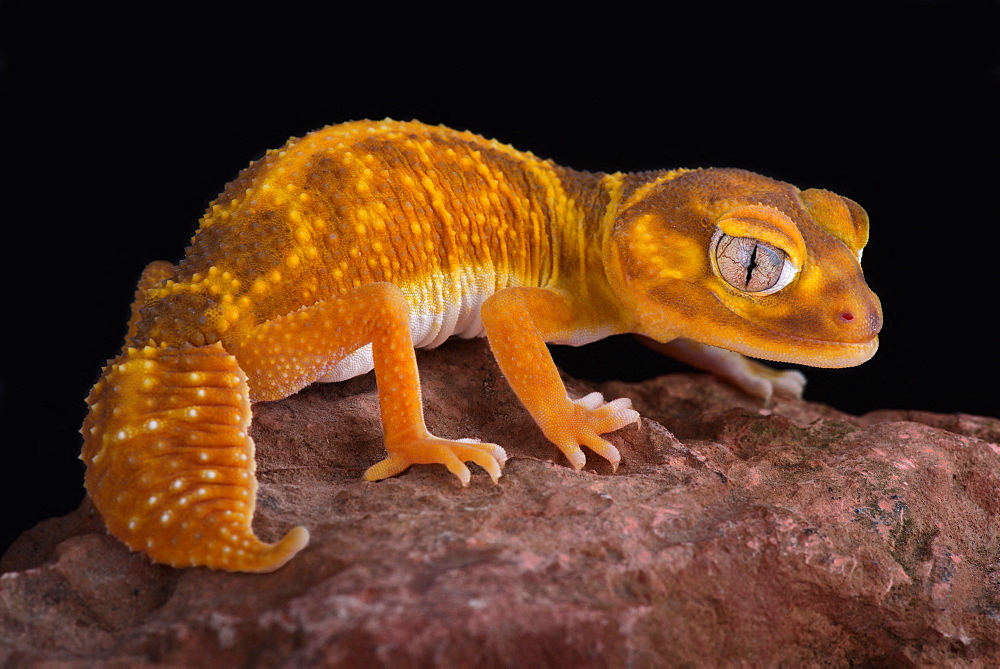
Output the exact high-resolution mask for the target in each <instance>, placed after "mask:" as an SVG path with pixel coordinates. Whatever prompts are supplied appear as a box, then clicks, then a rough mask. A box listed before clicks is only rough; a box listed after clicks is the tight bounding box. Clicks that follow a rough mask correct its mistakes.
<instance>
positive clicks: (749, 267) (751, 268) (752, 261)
mask: <svg viewBox="0 0 1000 669" xmlns="http://www.w3.org/2000/svg"><path fill="white" fill-rule="evenodd" d="M755 269H757V244H754V245H753V251H751V252H750V262H749V263H748V264H747V280H746V284H745V285H746V286H749V285H750V279H751V278H752V277H753V271H754V270H755Z"/></svg>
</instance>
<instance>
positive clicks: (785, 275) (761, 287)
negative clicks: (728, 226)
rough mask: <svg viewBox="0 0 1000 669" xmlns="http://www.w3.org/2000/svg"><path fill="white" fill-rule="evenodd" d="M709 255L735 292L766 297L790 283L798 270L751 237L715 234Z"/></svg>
mask: <svg viewBox="0 0 1000 669" xmlns="http://www.w3.org/2000/svg"><path fill="white" fill-rule="evenodd" d="M712 253H713V255H714V256H715V265H716V267H717V268H718V271H719V274H721V275H722V278H723V279H725V280H726V282H727V283H728V284H729V285H731V286H732V287H733V288H736V289H737V290H741V291H743V292H746V293H756V294H758V295H770V294H771V293H774V292H777V291H779V290H781V289H782V288H784V287H785V286H787V285H788V284H789V283H791V281H792V279H794V278H795V274H796V273H797V272H798V271H799V270H798V268H797V267H795V265H794V263H792V261H791V260H790V259H789V258H788V255H787V254H786V253H785V252H784V251H782V250H781V249H779V248H777V247H775V246H772V245H770V244H768V243H766V242H762V241H760V240H759V239H753V238H752V237H730V236H729V235H727V234H725V233H723V232H722V231H719V232H718V233H717V234H716V236H715V239H713V244H712Z"/></svg>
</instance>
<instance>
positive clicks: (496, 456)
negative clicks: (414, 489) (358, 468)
mask: <svg viewBox="0 0 1000 669" xmlns="http://www.w3.org/2000/svg"><path fill="white" fill-rule="evenodd" d="M386 450H387V451H389V457H387V458H386V459H385V460H382V461H381V462H379V463H377V464H374V465H372V466H371V467H369V468H368V471H366V472H365V480H366V481H380V480H382V479H385V478H389V477H390V476H395V475H396V474H399V473H400V472H403V471H404V470H406V469H407V468H408V467H409V466H410V465H432V464H441V465H444V466H445V467H447V468H448V471H450V472H451V473H452V474H454V475H455V476H457V477H458V480H459V481H461V482H462V487H463V488H464V487H465V486H467V485H469V479H470V478H471V474H470V473H469V468H468V467H466V466H465V463H466V462H474V463H476V464H477V465H479V466H480V467H482V468H483V469H485V470H486V473H487V474H489V475H490V478H491V479H493V483H496V482H497V481H498V480H499V479H500V476H501V472H500V469H501V468H502V467H503V464H504V463H505V462H506V461H507V453H506V451H504V450H503V449H502V448H501V447H500V446H497V445H496V444H488V443H482V442H478V441H476V440H475V439H440V438H438V437H435V436H433V435H430V434H428V435H427V436H426V437H424V438H422V439H417V440H408V441H406V442H405V443H402V444H395V445H390V444H386Z"/></svg>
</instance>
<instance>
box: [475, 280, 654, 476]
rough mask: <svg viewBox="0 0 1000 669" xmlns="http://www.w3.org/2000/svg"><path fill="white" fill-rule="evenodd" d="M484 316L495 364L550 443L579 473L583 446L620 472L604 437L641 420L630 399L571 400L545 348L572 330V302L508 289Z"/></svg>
mask: <svg viewBox="0 0 1000 669" xmlns="http://www.w3.org/2000/svg"><path fill="white" fill-rule="evenodd" d="M482 318H483V324H484V326H485V327H486V336H487V337H488V339H489V342H490V348H491V349H492V350H493V355H494V356H495V357H496V360H497V364H498V365H499V366H500V369H501V371H503V374H504V376H505V377H506V378H507V381H508V383H510V385H511V387H512V388H513V389H514V392H515V393H516V394H517V396H518V398H519V399H520V400H521V402H522V403H523V404H524V406H525V407H526V408H527V409H528V411H529V413H531V416H532V417H533V418H534V419H535V422H536V423H537V424H538V426H539V427H540V428H541V430H542V432H543V433H544V434H545V436H546V437H547V438H548V439H549V441H551V442H552V443H554V444H555V445H556V446H557V447H559V450H561V451H562V452H563V454H565V455H566V458H567V459H568V460H569V461H570V464H572V465H573V467H575V468H576V469H580V468H582V467H583V465H584V464H586V456H585V455H584V454H583V451H582V450H581V449H580V446H586V447H588V448H589V449H590V450H592V451H594V452H595V453H597V454H598V455H600V456H601V457H603V458H604V459H606V460H607V461H608V462H610V463H611V467H612V468H613V469H617V467H618V463H619V462H620V461H621V455H620V454H619V453H618V449H617V448H615V447H614V446H613V445H612V444H611V443H610V442H608V441H607V440H606V439H604V438H603V437H601V435H602V434H604V433H607V432H614V431H615V430H618V429H620V428H622V427H625V426H626V425H629V424H630V423H635V422H638V420H639V414H638V412H636V411H635V410H634V409H632V402H631V400H629V399H627V398H620V399H616V400H614V401H612V402H605V401H604V398H603V397H601V395H600V394H599V393H591V394H590V395H587V396H585V397H581V398H578V399H575V400H574V399H571V398H570V397H569V396H568V395H567V394H566V387H565V386H564V385H563V382H562V379H560V378H559V370H558V369H556V366H555V363H554V362H553V361H552V355H551V354H550V353H549V350H548V347H547V346H546V345H545V342H546V341H554V340H559V339H563V338H565V336H564V335H566V334H567V333H569V332H571V331H572V328H573V323H574V320H575V319H574V314H573V303H572V299H571V298H569V297H568V296H566V295H564V294H562V293H561V292H559V291H555V290H551V289H547V288H530V287H517V288H505V289H503V290H500V291H498V292H496V293H494V294H493V295H492V296H490V298H489V299H487V300H486V302H485V303H484V304H483V308H482Z"/></svg>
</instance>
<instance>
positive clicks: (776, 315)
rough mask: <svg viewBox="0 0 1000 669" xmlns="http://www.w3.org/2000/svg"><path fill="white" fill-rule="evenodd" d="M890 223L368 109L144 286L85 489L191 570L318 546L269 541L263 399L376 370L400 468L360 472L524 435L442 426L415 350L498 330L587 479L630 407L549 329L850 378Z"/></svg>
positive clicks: (389, 452) (735, 178)
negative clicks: (595, 389) (572, 367)
mask: <svg viewBox="0 0 1000 669" xmlns="http://www.w3.org/2000/svg"><path fill="white" fill-rule="evenodd" d="M868 225H869V222H868V216H867V214H866V213H865V211H864V209H862V207H861V206H860V205H858V204H857V203H855V202H854V201H852V200H850V199H848V198H846V197H841V196H839V195H836V194H834V193H832V192H830V191H827V190H822V189H815V188H810V189H806V190H800V189H798V188H796V187H795V186H792V185H790V184H788V183H784V182H781V181H776V180H773V179H770V178H767V177H764V176H761V175H758V174H755V173H752V172H749V171H745V170H740V169H730V168H706V169H671V170H661V171H648V172H637V173H621V172H616V173H599V172H598V173H595V172H584V171H577V170H573V169H569V168H566V167H562V166H559V165H557V164H555V163H554V162H552V161H550V160H543V159H540V158H538V157H536V156H535V155H533V154H532V153H529V152H522V151H518V150H516V149H514V148H512V147H511V146H508V145H506V144H503V143H501V142H498V141H496V140H488V139H485V138H483V137H481V136H479V135H476V134H473V133H470V132H460V131H456V130H452V129H449V128H447V127H444V126H430V125H425V124H422V123H419V122H416V121H411V122H396V121H392V120H388V119H387V120H384V121H357V122H350V123H343V124H339V125H332V126H328V127H325V128H322V129H320V130H317V131H314V132H312V133H309V134H307V135H305V136H303V137H301V138H292V139H290V140H289V141H288V142H287V143H286V144H285V145H284V146H283V147H282V148H280V149H275V150H270V151H268V152H267V153H266V154H265V155H264V156H263V157H262V158H261V159H259V160H257V161H255V162H252V163H251V164H250V165H249V167H247V168H246V169H245V170H243V171H242V172H241V173H240V174H239V175H238V176H237V178H236V179H235V180H234V181H232V182H231V183H229V184H228V185H227V187H226V188H225V190H224V191H223V193H222V194H221V195H219V196H218V198H217V199H215V200H214V201H213V202H212V203H211V204H210V205H209V207H208V209H207V211H206V213H205V214H204V216H203V217H202V218H201V220H200V224H199V227H198V229H197V231H196V233H195V234H194V236H193V237H192V239H191V244H190V246H189V247H188V248H187V250H186V254H185V256H184V258H183V259H182V260H181V261H180V262H179V263H178V264H177V265H176V266H175V265H172V264H170V263H168V262H164V261H158V262H154V263H152V264H150V265H149V266H148V267H147V268H146V269H145V271H144V272H143V273H142V276H141V278H140V280H139V284H138V287H137V289H136V295H135V301H134V303H133V305H132V311H131V317H130V319H129V322H128V328H127V334H126V340H125V345H124V347H123V350H122V352H121V354H120V355H119V356H118V357H116V358H113V359H111V360H109V361H108V363H107V365H106V366H105V367H104V368H103V371H102V374H101V376H100V378H99V380H98V382H97V383H96V385H95V386H94V388H93V390H92V391H91V392H90V394H89V396H88V398H87V405H88V414H87V416H86V419H85V421H84V424H83V427H82V428H81V433H82V435H83V438H84V441H83V448H82V453H81V456H80V457H81V459H82V460H83V461H84V462H85V464H86V473H85V485H86V489H87V491H88V494H89V496H90V498H91V500H92V502H93V505H94V507H95V508H96V509H97V511H98V512H99V513H100V515H101V516H102V518H103V519H104V522H105V524H106V526H107V529H108V531H109V532H110V533H111V534H112V535H113V536H115V537H117V538H118V539H119V540H121V541H122V542H124V543H125V544H126V545H127V546H128V547H129V548H130V549H132V550H135V551H142V552H144V553H146V554H147V555H148V556H149V557H150V558H151V559H152V560H154V561H155V562H158V563H162V564H167V565H172V566H175V567H189V566H205V567H210V568H213V569H221V570H229V571H244V572H269V571H273V570H275V569H278V568H280V567H281V566H282V565H284V564H286V563H287V562H288V560H290V559H291V558H292V557H293V556H294V555H295V554H296V553H297V552H299V551H300V550H302V549H303V548H304V547H305V546H306V545H307V543H308V541H309V532H308V530H307V529H306V528H304V527H295V528H293V529H290V530H289V531H288V532H287V533H286V534H285V535H284V537H283V538H281V539H280V540H278V541H276V542H274V543H267V542H264V541H261V540H260V539H259V538H258V537H257V536H256V535H255V534H254V532H253V529H252V527H251V521H252V518H253V514H254V508H255V503H256V489H257V482H256V477H255V473H254V472H255V461H254V443H253V439H252V438H251V436H250V434H249V431H248V429H249V425H250V420H251V416H252V409H251V405H252V403H254V402H261V401H269V400H277V399H281V398H284V397H287V396H289V395H291V394H293V393H295V392H297V391H299V390H300V389H302V388H304V387H305V386H307V385H309V384H312V383H314V382H335V381H340V380H344V379H348V378H351V377H354V376H357V375H360V374H364V373H367V372H369V371H371V370H372V369H374V372H375V379H376V385H377V392H378V400H379V407H380V413H381V419H382V428H383V438H384V444H385V449H386V457H385V459H384V460H382V461H381V462H378V463H375V464H373V465H371V467H370V468H368V470H367V471H366V472H365V474H364V478H365V479H367V480H369V481H377V480H380V479H385V478H387V477H391V476H395V475H397V474H400V473H401V472H403V471H404V470H406V469H407V468H409V467H410V466H411V465H414V464H443V465H445V467H447V469H448V470H449V471H450V472H451V473H453V474H454V475H455V476H457V477H458V479H459V480H460V482H461V484H462V485H463V486H465V485H468V484H469V481H470V471H469V467H468V465H467V464H466V463H474V464H476V465H478V466H479V467H482V468H483V469H484V470H485V471H486V472H487V473H488V474H489V476H490V477H491V479H492V480H493V482H494V483H496V482H497V481H498V479H499V478H500V476H501V473H502V467H503V464H504V462H505V460H506V459H507V454H506V452H505V450H504V449H503V448H502V447H501V446H499V445H497V444H492V443H481V442H479V441H476V440H474V439H468V438H459V439H449V438H444V437H439V436H436V435H433V434H431V433H430V432H429V431H428V430H427V428H426V427H425V424H424V419H423V411H422V406H421V395H420V381H419V377H418V371H417V364H416V356H415V352H414V349H415V348H426V347H434V346H438V345H440V344H442V343H443V342H444V341H445V340H446V339H448V338H449V337H451V336H459V337H478V336H486V337H487V339H488V342H489V347H490V349H491V351H492V354H493V356H494V357H495V359H496V361H497V363H498V366H499V368H500V370H501V372H502V374H503V376H504V377H505V378H506V380H507V382H508V383H509V384H510V386H511V388H512V389H513V391H514V392H515V394H516V395H517V397H518V398H519V399H520V401H521V403H522V404H523V405H524V407H525V409H526V410H527V411H528V412H529V413H530V415H531V416H532V418H533V419H534V421H535V422H536V423H537V425H538V427H539V428H540V429H541V431H542V433H544V435H545V437H546V438H547V439H548V440H549V441H551V442H552V443H553V444H554V445H555V446H556V447H557V448H558V449H559V450H560V451H561V452H562V453H563V454H564V455H565V458H566V460H567V461H568V462H569V464H570V465H571V466H573V467H575V468H576V469H580V468H582V467H583V466H584V464H585V462H586V456H585V454H584V451H583V450H582V447H586V448H587V449H588V450H589V451H591V452H592V453H594V454H595V455H596V456H599V457H601V458H604V459H606V460H607V461H608V462H609V463H610V464H611V466H612V468H617V466H618V464H619V462H620V459H621V456H620V454H619V452H618V449H617V448H616V447H615V446H614V445H612V444H611V443H610V442H609V441H608V440H607V439H605V437H604V436H602V435H606V434H607V433H610V432H614V431H616V430H619V429H621V428H623V427H625V426H627V425H629V424H632V423H635V422H637V421H638V419H639V415H638V413H637V412H636V411H635V410H634V409H633V408H632V406H631V403H630V402H629V400H628V399H626V398H620V399H614V400H611V401H605V400H604V398H603V397H602V396H601V395H600V394H598V393H593V394H590V395H587V396H585V397H581V398H575V399H574V398H571V397H569V396H568V395H567V391H566V388H565V386H564V384H563V382H562V380H561V379H560V376H559V372H558V370H557V369H556V367H555V365H554V363H553V361H552V357H551V355H550V353H549V351H548V348H547V346H546V343H547V342H549V343H558V344H569V345H574V346H579V345H584V344H587V343H590V342H593V341H595V340H598V339H601V338H604V337H607V336H609V335H613V334H619V333H635V334H637V335H640V336H642V337H645V338H647V339H648V340H650V341H652V342H655V346H657V347H658V348H659V350H661V351H663V352H664V353H667V354H669V355H672V356H674V357H677V358H679V359H681V360H684V361H687V362H689V363H691V364H693V365H695V366H696V367H700V368H702V369H706V370H709V371H711V372H712V373H714V374H716V375H719V376H722V377H726V378H728V379H729V380H731V381H734V382H735V383H737V384H738V385H740V386H741V387H743V388H744V389H745V390H747V391H748V392H750V393H751V394H755V395H758V396H761V397H767V396H769V395H770V394H771V393H772V392H779V393H782V392H783V393H785V394H792V395H796V394H800V393H801V389H802V384H803V383H804V377H801V375H800V374H799V373H798V372H794V371H785V372H779V371H777V370H773V369H771V368H769V367H766V366H765V365H763V364H761V363H757V362H753V361H751V360H748V359H747V358H746V357H744V356H750V357H753V358H761V359H765V360H772V361H783V362H791V363H796V364H804V365H810V366H816V367H847V366H853V365H857V364H860V363H862V362H864V361H866V360H868V359H869V358H870V357H871V356H872V355H874V353H875V351H876V349H877V348H878V333H879V331H880V329H881V326H882V310H881V305H880V302H879V300H878V298H877V297H876V295H875V294H874V293H873V292H872V291H871V290H870V288H869V287H868V285H867V283H866V281H865V278H864V275H863V273H862V270H861V265H860V261H861V256H862V250H863V249H864V247H865V245H866V243H867V240H868Z"/></svg>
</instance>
